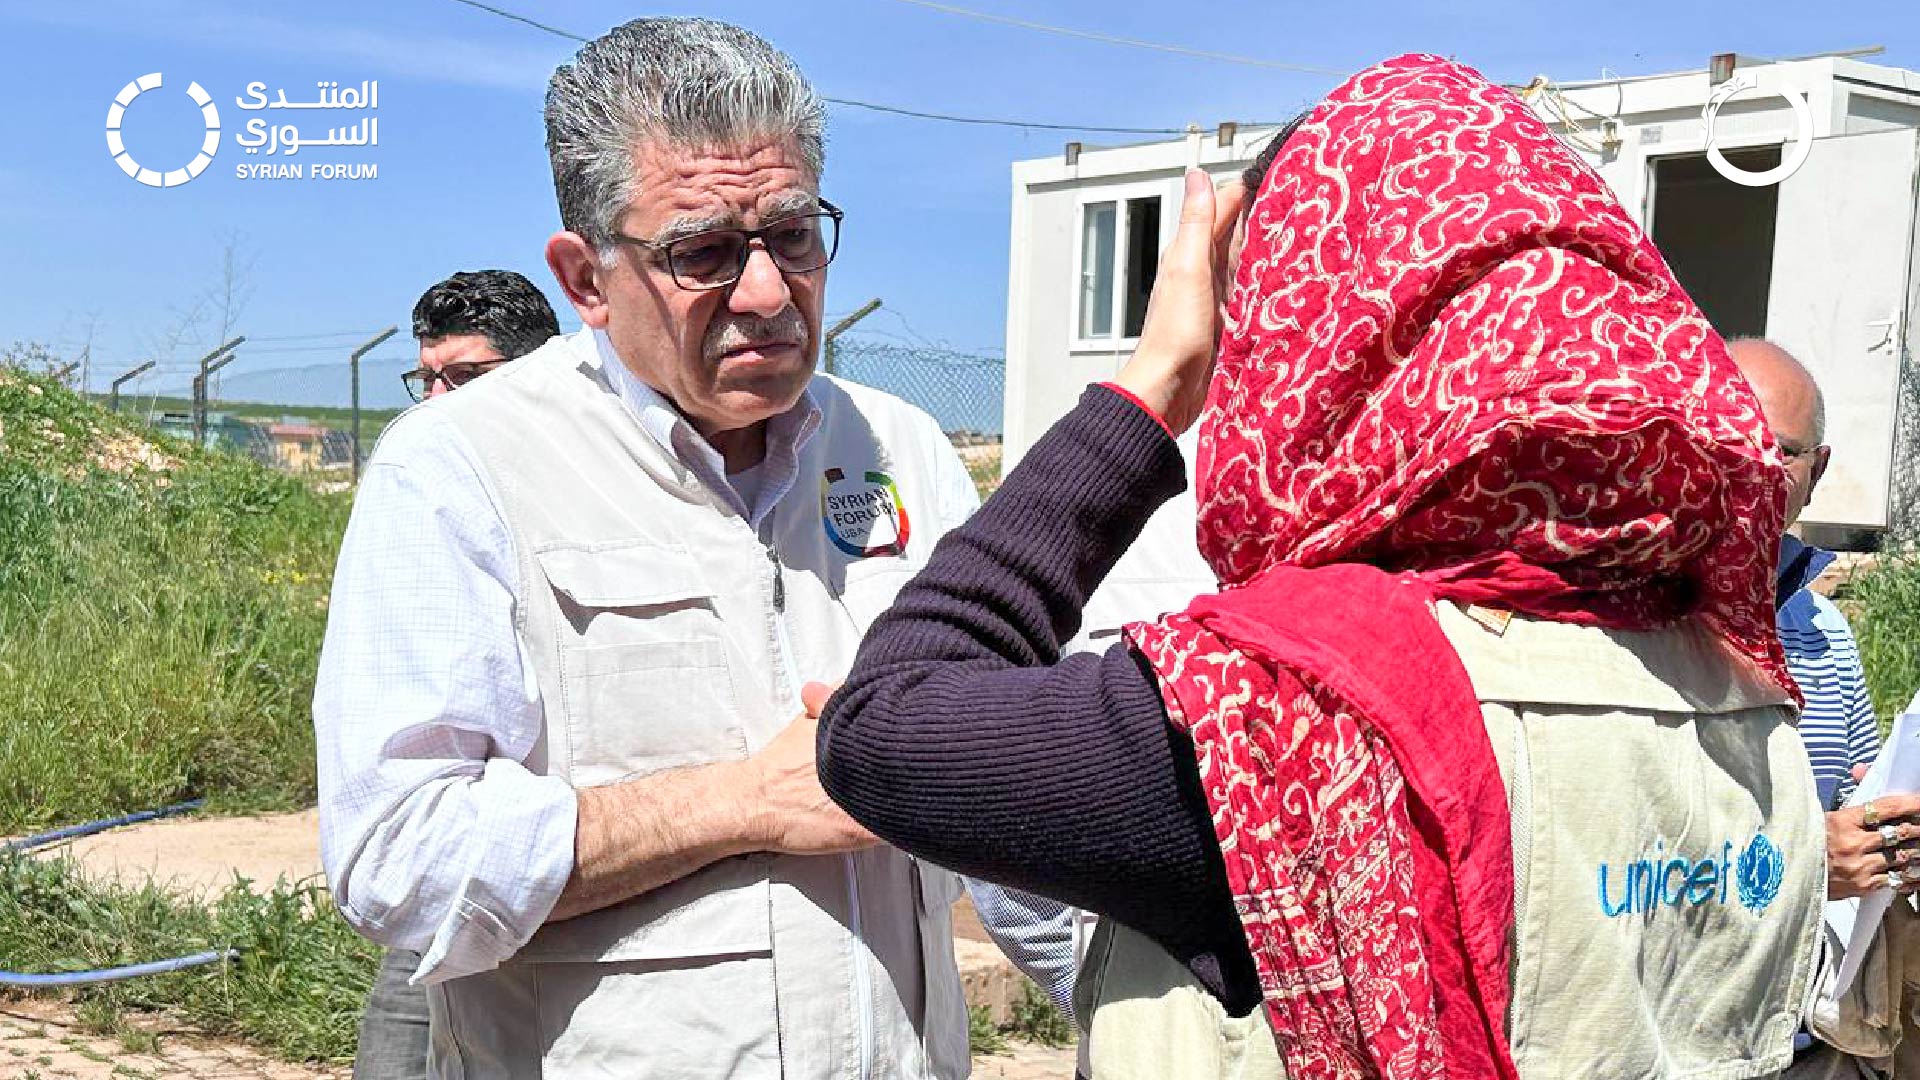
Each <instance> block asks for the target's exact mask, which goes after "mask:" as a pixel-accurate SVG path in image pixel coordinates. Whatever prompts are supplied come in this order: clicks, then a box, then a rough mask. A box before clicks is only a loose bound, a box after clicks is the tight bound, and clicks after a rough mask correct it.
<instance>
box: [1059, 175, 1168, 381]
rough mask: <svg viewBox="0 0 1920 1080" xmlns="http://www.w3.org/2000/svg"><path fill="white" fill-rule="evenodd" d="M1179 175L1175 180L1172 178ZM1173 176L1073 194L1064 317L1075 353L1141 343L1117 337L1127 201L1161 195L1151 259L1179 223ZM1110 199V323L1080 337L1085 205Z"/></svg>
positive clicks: (1121, 322) (1123, 309) (1123, 311)
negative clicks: (1068, 306)
mask: <svg viewBox="0 0 1920 1080" xmlns="http://www.w3.org/2000/svg"><path fill="white" fill-rule="evenodd" d="M1176 179H1177V178H1176ZM1174 184H1175V181H1174V180H1142V181H1137V182H1134V183H1127V184H1112V185H1109V186H1105V187H1097V188H1086V189H1084V190H1082V191H1080V192H1079V193H1077V194H1076V195H1075V197H1074V201H1073V233H1072V240H1071V241H1070V242H1071V243H1072V244H1073V278H1072V281H1073V310H1072V311H1071V313H1070V317H1069V318H1068V320H1067V350H1068V351H1069V352H1076V353H1102V352H1132V351H1133V349H1134V347H1135V346H1136V345H1138V344H1139V342H1140V338H1139V336H1138V335H1135V336H1133V337H1121V336H1119V335H1120V334H1121V333H1122V332H1123V331H1124V329H1125V327H1126V325H1127V305H1126V297H1127V275H1126V254H1127V226H1128V224H1129V222H1128V220H1127V203H1128V202H1130V201H1132V200H1134V199H1146V198H1155V197H1157V198H1159V200H1160V235H1159V237H1158V238H1157V242H1156V246H1155V251H1154V258H1156V259H1157V258H1159V257H1160V253H1161V252H1164V251H1166V250H1167V244H1168V243H1170V242H1171V241H1172V239H1173V234H1174V231H1175V228H1176V227H1177V226H1178V225H1179V223H1180V199H1179V195H1180V193H1179V192H1178V191H1176V190H1175V188H1174ZM1102 203H1113V204H1114V213H1113V259H1114V268H1113V297H1112V301H1111V302H1112V304H1113V326H1114V333H1113V336H1110V337H1093V338H1090V337H1082V336H1081V335H1080V324H1081V302H1082V296H1083V295H1084V290H1083V289H1082V288H1081V282H1082V281H1083V280H1084V279H1083V278H1082V276H1081V275H1082V274H1083V273H1084V272H1085V270H1086V266H1085V259H1086V247H1087V245H1086V240H1087V207H1089V206H1099V205H1100V204H1102Z"/></svg>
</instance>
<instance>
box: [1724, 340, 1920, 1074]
mask: <svg viewBox="0 0 1920 1080" xmlns="http://www.w3.org/2000/svg"><path fill="white" fill-rule="evenodd" d="M1727 351H1728V352H1729V353H1730V354H1731V355H1732V356H1733V360H1734V363H1736V364H1738V365H1739V366H1740V372H1741V374H1743V375H1745V376H1746V377H1747V382H1748V383H1750V384H1751V385H1752V386H1753V391H1754V395H1755V396H1756V397H1758V398H1759V399H1760V409H1761V411H1762V412H1763V413H1764V414H1765V415H1766V420H1767V426H1768V427H1769V428H1771V429H1772V431H1773V437H1774V441H1775V443H1776V444H1778V446H1779V448H1780V453H1781V454H1782V455H1783V456H1784V457H1785V458H1786V459H1787V479H1788V481H1789V485H1790V486H1789V489H1788V493H1787V523H1788V524H1789V525H1791V524H1793V523H1794V522H1795V521H1797V520H1799V518H1800V514H1801V511H1803V510H1805V509H1806V507H1807V503H1808V501H1809V500H1811V499H1812V498H1813V491H1814V488H1815V487H1816V486H1818V485H1819V483H1820V478H1821V476H1823V475H1824V474H1825V473H1826V471H1827V460H1828V457H1829V456H1830V453H1831V451H1830V449H1829V447H1828V446H1827V445H1826V428H1827V417H1826V412H1827V410H1826V403H1825V401H1824V400H1823V399H1822V396H1821V394H1820V387H1819V384H1817V383H1815V382H1814V379H1813V375H1812V373H1810V372H1809V371H1807V369H1806V367H1805V366H1803V365H1802V364H1801V363H1800V361H1799V360H1797V359H1795V358H1794V357H1793V356H1792V354H1790V353H1788V352H1787V351H1786V350H1785V349H1783V348H1781V347H1780V346H1778V345H1775V344H1774V343H1772V342H1770V341H1763V340H1761V339H1759V338H1738V339H1735V340H1733V341H1730V342H1728V343H1727ZM1831 562H1833V553H1832V552H1828V551H1822V550H1821V549H1819V548H1817V547H1814V546H1812V545H1811V544H1808V543H1806V542H1804V541H1802V540H1801V539H1800V538H1799V537H1797V536H1793V535H1791V534H1788V535H1787V536H1784V537H1782V539H1781V542H1780V564H1779V569H1778V577H1777V579H1776V583H1775V589H1774V603H1775V606H1776V608H1777V611H1776V614H1775V621H1776V623H1777V624H1778V627H1779V630H1780V643H1781V645H1782V646H1784V647H1785V649H1786V654H1787V667H1788V669H1789V670H1790V671H1792V672H1793V680H1794V682H1796V683H1798V684H1800V692H1801V694H1802V695H1803V696H1804V697H1805V698H1806V707H1805V708H1804V709H1802V710H1801V713H1800V724H1799V730H1800V738H1801V740H1802V741H1803V742H1804V743H1805V744H1806V748H1807V758H1808V760H1809V761H1810V762H1811V763H1812V765H1813V774H1814V781H1815V783H1816V785H1817V787H1818V790H1819V792H1820V801H1821V804H1822V808H1823V809H1825V810H1827V811H1828V813H1827V897H1828V899H1830V900H1840V899H1845V898H1847V897H1854V896H1864V895H1866V894H1867V893H1869V892H1872V891H1874V890H1875V889H1878V888H1881V887H1883V886H1886V885H1888V884H1891V885H1892V886H1894V887H1895V888H1896V889H1901V890H1903V891H1912V888H1913V886H1914V884H1916V883H1920V862H1917V861H1916V854H1920V851H1917V850H1916V849H1917V848H1920V844H1916V843H1915V842H1914V841H1913V838H1914V837H1915V836H1920V824H1916V822H1920V816H1916V814H1917V812H1920V796H1913V795H1886V796H1882V797H1881V798H1879V799H1876V800H1874V802H1873V803H1872V804H1870V805H1869V806H1868V807H1864V808H1852V809H1844V810H1843V809H1840V806H1841V804H1842V803H1844V802H1845V801H1846V799H1847V796H1848V795H1849V794H1850V793H1851V792H1852V790H1853V786H1854V779H1853V770H1854V768H1855V767H1856V766H1860V765H1865V764H1868V763H1870V762H1872V761H1873V759H1874V757H1875V756H1877V755H1878V754H1879V752H1880V728H1879V724H1878V722H1877V721H1876V719H1875V718H1874V713H1873V704H1872V702H1871V701H1870V700H1868V697H1867V685H1866V675H1865V673H1864V672H1863V671H1862V670H1861V667H1860V650H1859V647H1858V646H1857V645H1855V643H1854V640H1853V631H1852V630H1851V629H1850V628H1849V627H1848V626H1847V620H1846V616H1844V615H1842V614H1841V613H1840V609H1839V608H1837V607H1835V606H1834V604H1833V601H1831V600H1829V599H1827V598H1826V597H1825V596H1822V595H1820V594H1819V593H1817V592H1815V591H1813V589H1812V588H1811V586H1812V584H1813V580H1814V579H1815V578H1817V577H1819V576H1820V571H1821V570H1823V569H1825V568H1826V566H1827V565H1828V564H1829V563H1831ZM1883 830H1885V832H1884V833H1883ZM1894 962H1898V961H1897V960H1895V961H1894ZM1794 1044H1795V1053H1794V1062H1793V1066H1792V1067H1791V1068H1790V1069H1788V1070H1787V1072H1786V1073H1785V1074H1784V1075H1785V1076H1786V1077H1788V1078H1790V1080H1816V1078H1817V1080H1841V1078H1860V1080H1865V1078H1867V1077H1872V1076H1876V1075H1878V1074H1877V1073H1875V1072H1873V1071H1872V1070H1870V1069H1868V1068H1867V1066H1866V1064H1865V1063H1864V1062H1862V1061H1861V1060H1859V1059H1857V1058H1852V1057H1849V1056H1848V1055H1846V1054H1843V1053H1841V1052H1840V1051H1839V1050H1836V1049H1835V1048H1833V1047H1831V1046H1828V1045H1826V1044H1824V1043H1821V1042H1819V1041H1817V1040H1815V1039H1814V1038H1813V1036H1812V1035H1810V1034H1809V1033H1808V1032H1806V1031H1804V1030H1803V1031H1801V1032H1800V1033H1799V1034H1798V1035H1797V1036H1796V1037H1795V1039H1794Z"/></svg>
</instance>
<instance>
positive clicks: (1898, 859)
mask: <svg viewBox="0 0 1920 1080" xmlns="http://www.w3.org/2000/svg"><path fill="white" fill-rule="evenodd" d="M1872 805H1873V808H1874V811H1875V813H1876V814H1877V815H1878V817H1879V821H1880V824H1879V826H1875V827H1869V826H1868V825H1867V823H1866V816H1867V815H1866V808H1865V807H1858V806H1856V807H1849V808H1848V809H1845V810H1835V811H1833V812H1832V813H1830V814H1828V815H1827V899H1829V900H1844V899H1846V898H1848V897H1852V896H1865V895H1867V894H1868V893H1870V892H1873V891H1874V890H1875V889H1879V888H1883V887H1885V886H1886V885H1887V874H1888V872H1889V871H1895V870H1898V871H1902V872H1909V871H1911V872H1913V873H1914V877H1913V884H1911V885H1900V886H1896V889H1897V891H1899V892H1903V893H1906V892H1912V891H1914V890H1915V888H1916V887H1920V844H1916V843H1915V841H1917V840H1920V795H1882V796H1881V797H1880V798H1878V799H1875V800H1873V804H1872ZM1882 829H1886V830H1890V833H1889V835H1892V836H1894V837H1895V838H1896V841H1897V842H1896V843H1895V845H1894V846H1893V847H1892V848H1889V847H1888V845H1887V842H1886V841H1887V837H1885V836H1882V835H1881V831H1882Z"/></svg>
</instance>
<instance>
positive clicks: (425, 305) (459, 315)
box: [400, 270, 560, 401]
mask: <svg viewBox="0 0 1920 1080" xmlns="http://www.w3.org/2000/svg"><path fill="white" fill-rule="evenodd" d="M413 336H414V337H415V338H417V339H418V340H419V342H420V366H419V367H417V368H415V369H414V370H412V371H409V372H407V373H406V374H405V375H402V376H400V380H401V381H402V382H404V383H405V384H406V386H407V393H409V394H411V395H413V400H415V401H424V400H426V399H427V398H430V397H435V396H437V395H440V394H444V393H446V392H447V391H449V390H452V389H454V388H455V387H457V386H460V385H462V384H464V383H466V382H468V381H469V380H471V379H473V378H474V377H476V376H479V375H484V374H486V373H487V372H489V371H492V370H493V369H494V368H497V367H499V366H500V365H501V364H504V363H506V362H507V361H508V360H514V359H517V358H519V357H522V356H525V355H527V354H528V353H530V352H532V351H533V350H535V349H537V348H539V347H540V346H542V345H545V344H546V343H547V339H548V338H553V337H558V336H560V320H558V319H556V318H554V315H553V305H551V304H549V303H547V298H546V297H545V296H543V295H541V292H540V290H539V289H538V288H536V287H535V286H534V284H533V282H531V281H528V280H527V279H526V278H525V277H524V276H523V275H520V274H516V273H514V272H513V271H511V270H463V271H461V272H460V273H457V274H455V275H453V276H452V277H450V278H448V279H446V280H445V281H442V282H440V283H438V284H436V285H435V286H433V287H432V288H431V289H428V290H427V291H426V292H424V293H422V294H421V295H420V300H419V302H417V303H415V304H414V305H413Z"/></svg>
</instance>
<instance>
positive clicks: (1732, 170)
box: [1700, 75, 1813, 187]
mask: <svg viewBox="0 0 1920 1080" xmlns="http://www.w3.org/2000/svg"><path fill="white" fill-rule="evenodd" d="M1759 85H1760V83H1759V80H1757V79H1755V78H1754V77H1753V76H1752V75H1739V76H1735V77H1734V78H1732V79H1729V80H1728V81H1726V82H1723V83H1721V84H1720V87H1719V89H1717V90H1715V91H1714V92H1713V96H1712V97H1709V98H1708V99H1707V106H1706V108H1704V109H1702V110H1700V118H1701V119H1702V120H1704V121H1706V125H1707V163H1708V164H1710V165H1712V166H1713V171H1715V172H1717V173H1719V174H1720V175H1721V176H1724V177H1726V178H1727V179H1729V180H1731V181H1733V182H1734V183H1736V184H1743V185H1745V186H1747V187H1767V186H1768V185H1770V184H1777V183H1779V182H1780V181H1782V180H1785V179H1786V178H1787V177H1789V176H1792V175H1793V174H1794V173H1795V172H1797V171H1798V170H1799V168H1800V166H1802V165H1805V164H1806V163H1807V154H1808V153H1809V152H1810V151H1811V150H1812V149H1813V111H1812V110H1811V109H1809V108H1807V99H1806V98H1804V97H1802V96H1800V95H1799V94H1796V93H1794V92H1793V91H1792V90H1789V89H1786V88H1785V87H1782V88H1781V89H1780V91H1779V93H1780V96H1781V97H1783V98H1786V99H1787V105H1788V106H1790V107H1791V108H1792V109H1793V127H1794V131H1793V152H1792V153H1790V154H1788V155H1787V157H1786V160H1784V161H1782V162H1781V163H1780V164H1778V165H1775V166H1774V167H1773V168H1771V169H1768V170H1767V171H1766V172H1748V171H1747V170H1745V169H1742V168H1740V167H1739V166H1738V165H1735V164H1734V163H1733V162H1731V161H1728V160H1727V158H1726V155H1724V154H1722V153H1721V152H1720V146H1719V144H1718V142H1717V141H1716V140H1715V139H1714V137H1713V122H1714V120H1715V119H1717V118H1718V117H1719V116H1720V106H1722V105H1725V104H1726V103H1727V102H1728V101H1730V100H1732V99H1733V96H1734V95H1735V94H1740V93H1744V92H1746V91H1748V90H1752V89H1754V88H1755V87H1757V86H1759Z"/></svg>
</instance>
